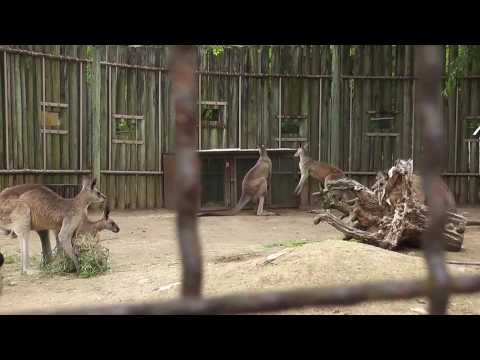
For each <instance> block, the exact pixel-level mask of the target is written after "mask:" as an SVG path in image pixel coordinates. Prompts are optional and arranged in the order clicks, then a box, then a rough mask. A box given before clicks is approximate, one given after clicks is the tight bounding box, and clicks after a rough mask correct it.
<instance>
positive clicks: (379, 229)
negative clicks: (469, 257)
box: [314, 160, 467, 251]
mask: <svg viewBox="0 0 480 360" xmlns="http://www.w3.org/2000/svg"><path fill="white" fill-rule="evenodd" d="M421 183H422V179H421V177H420V176H418V175H416V174H413V163H412V161H411V160H409V161H405V160H397V162H396V163H395V166H394V167H392V168H391V169H390V170H389V172H388V175H386V174H383V173H381V172H379V173H378V174H377V179H376V182H375V184H374V185H373V186H372V188H368V187H366V186H364V185H362V184H360V183H359V182H357V181H355V180H353V179H349V178H343V179H339V180H335V181H330V182H328V183H327V184H325V188H324V191H323V192H322V193H317V194H315V195H321V196H323V197H324V199H327V200H326V201H324V203H325V207H326V209H327V211H326V212H325V213H323V214H319V215H317V216H316V217H315V218H314V224H315V225H317V224H319V223H320V222H326V223H327V224H329V225H331V226H333V227H334V228H335V229H337V230H338V231H340V232H342V233H343V234H344V235H345V239H348V240H349V239H356V240H359V241H361V242H364V243H367V244H371V245H375V246H379V247H381V248H384V249H390V250H396V249H398V248H400V247H404V246H410V247H421V236H422V233H423V232H424V231H425V230H426V229H427V227H428V219H429V217H428V213H429V209H428V206H427V205H426V204H425V196H424V194H423V189H422V186H421ZM439 189H441V190H442V191H441V193H439V196H442V197H443V198H444V199H445V201H446V203H447V205H448V207H447V209H449V211H448V212H447V216H448V220H447V223H446V225H445V228H444V232H443V236H444V241H445V248H446V250H448V251H460V250H461V248H462V245H463V234H464V232H465V226H466V223H467V221H466V219H465V218H464V217H463V216H461V215H459V214H457V213H456V209H455V204H452V203H451V199H453V196H451V194H450V193H448V192H449V190H448V188H447V187H446V185H445V186H443V185H442V184H440V185H439ZM342 191H350V192H352V193H354V194H355V197H356V198H355V199H354V200H353V201H352V202H350V203H347V202H345V201H343V200H342V198H341V197H339V196H334V195H333V194H338V192H342ZM329 209H336V210H340V211H341V212H342V213H343V214H344V215H343V216H342V217H341V218H339V217H337V216H335V215H333V214H332V213H331V212H330V210H329Z"/></svg>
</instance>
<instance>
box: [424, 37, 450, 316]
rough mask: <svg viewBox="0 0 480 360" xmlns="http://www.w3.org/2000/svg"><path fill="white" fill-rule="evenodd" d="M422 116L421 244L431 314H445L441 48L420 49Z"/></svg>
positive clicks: (433, 46)
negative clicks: (426, 213) (425, 214)
mask: <svg viewBox="0 0 480 360" xmlns="http://www.w3.org/2000/svg"><path fill="white" fill-rule="evenodd" d="M415 55H416V70H417V73H416V75H417V76H418V78H419V80H418V84H419V91H418V98H419V106H418V109H419V114H420V117H421V121H422V124H423V136H422V138H423V144H424V151H423V158H424V163H423V164H422V170H423V171H422V172H423V176H424V182H423V187H424V190H425V195H426V199H427V202H428V204H429V205H430V206H429V209H430V213H431V216H430V221H429V227H428V228H427V230H426V231H425V232H424V233H423V236H422V245H423V249H424V254H425V260H426V262H427V267H428V275H429V297H430V313H431V314H434V315H438V314H445V313H446V311H447V306H448V298H449V292H448V287H449V283H450V276H449V274H448V271H447V266H446V264H445V254H444V253H443V241H444V238H443V236H442V232H443V229H444V225H445V222H446V207H445V203H446V201H445V199H444V197H445V195H444V194H439V193H438V192H436V191H435V188H434V187H435V183H436V181H437V180H438V179H440V171H441V169H442V167H443V162H444V151H443V142H442V135H443V124H442V122H441V119H442V103H441V94H440V89H441V81H442V80H441V75H442V61H441V59H442V57H441V55H442V52H441V48H440V46H435V45H424V46H417V51H416V54H415Z"/></svg>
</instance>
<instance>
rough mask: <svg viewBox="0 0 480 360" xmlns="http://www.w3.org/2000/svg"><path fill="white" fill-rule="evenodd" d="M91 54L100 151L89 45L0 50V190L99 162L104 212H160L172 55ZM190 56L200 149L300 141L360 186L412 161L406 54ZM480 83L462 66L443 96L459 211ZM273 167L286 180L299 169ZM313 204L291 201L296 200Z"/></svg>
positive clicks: (394, 48)
mask: <svg viewBox="0 0 480 360" xmlns="http://www.w3.org/2000/svg"><path fill="white" fill-rule="evenodd" d="M99 48H100V54H101V68H100V77H99V79H100V114H101V115H100V134H99V136H100V146H99V147H98V146H97V145H96V144H95V143H94V141H93V138H94V137H93V135H94V132H95V131H94V124H93V115H92V111H93V110H92V109H93V107H92V94H93V93H92V91H93V82H94V79H93V76H92V68H91V64H92V59H91V54H90V53H89V48H88V47H87V46H76V45H61V46H60V45H54V46H46V45H45V46H41V45H35V46H33V45H32V46H28V45H22V46H2V47H0V54H1V61H0V91H1V96H0V149H1V154H0V189H3V188H5V187H8V186H11V185H14V184H22V183H44V184H48V185H50V186H54V187H55V188H56V190H57V191H58V192H59V193H61V194H67V193H70V192H72V189H74V188H75V185H76V184H78V183H80V176H81V175H83V174H88V173H90V172H91V171H92V166H93V164H92V161H93V158H94V155H97V154H99V156H100V174H101V189H102V191H104V192H105V193H106V194H107V195H108V196H109V198H110V199H111V201H112V206H113V207H114V208H117V209H147V208H160V207H164V206H165V200H164V193H165V189H164V176H166V175H167V174H165V173H164V172H165V169H164V166H163V163H162V159H163V156H164V155H165V154H174V153H175V110H174V107H173V105H172V101H173V99H172V98H171V91H172V90H171V79H170V78H169V71H168V68H167V65H166V64H167V63H166V62H167V56H168V53H169V51H170V48H169V47H167V46H158V47H140V48H131V47H125V46H101V47H99ZM198 51H199V55H200V56H199V59H200V61H199V64H198V70H197V72H196V88H197V92H198V94H197V100H198V102H197V106H196V111H197V114H196V118H197V119H198V123H197V147H198V149H199V150H208V149H254V148H256V146H258V145H260V144H265V145H266V146H267V148H272V149H274V148H293V147H295V145H296V143H297V142H298V141H307V142H308V143H309V145H310V147H309V152H310V156H311V157H312V158H313V159H320V160H323V161H328V162H331V163H333V164H335V165H338V166H339V167H341V168H342V169H344V170H345V171H346V172H347V174H348V175H351V176H352V177H353V178H354V179H356V180H358V181H360V182H361V183H363V184H366V185H367V184H368V185H371V184H372V182H373V180H374V175H375V174H376V172H377V171H378V170H382V169H386V168H388V167H390V166H391V164H392V163H393V161H394V160H395V159H397V158H409V157H412V158H413V159H414V160H418V159H420V156H421V154H422V144H421V140H420V134H421V127H420V124H418V123H417V122H416V121H415V115H416V95H415V94H416V79H415V72H414V66H413V57H414V49H413V47H412V46H410V45H365V46H346V45H344V46H341V47H339V48H338V53H336V52H335V51H337V50H335V51H333V52H332V50H331V49H330V46H329V45H312V46H300V45H298V46H248V47H242V48H226V49H225V50H224V52H223V53H222V54H220V55H214V54H213V53H211V52H208V51H207V50H206V49H204V48H200V47H199V49H198ZM454 56H456V54H455V51H453V52H452V54H450V57H454ZM444 58H446V56H444ZM444 66H445V65H444ZM479 75H480V69H478V66H477V65H476V64H474V63H473V62H472V64H467V66H466V73H465V76H463V77H462V78H461V79H458V81H457V82H456V84H455V88H454V91H453V92H452V93H451V94H449V95H448V96H447V97H444V98H443V104H444V118H443V123H444V130H445V134H446V137H445V147H446V148H447V149H448V150H449V151H448V158H447V160H448V161H447V163H446V164H445V168H444V169H443V173H444V174H443V175H444V176H445V180H446V182H447V184H448V186H449V187H450V189H451V190H452V192H453V193H454V194H455V196H456V200H457V202H458V203H459V204H476V203H478V201H479V199H478V195H477V190H476V189H477V187H478V185H479V184H478V180H479V175H480V147H479V142H478V137H474V136H473V135H472V133H473V130H475V128H476V127H477V126H478V125H479V124H480V102H479V100H478V96H477V95H478V91H479V90H478V89H479V83H478V82H479V81H480V79H479ZM97 135H98V134H97ZM211 161H213V160H211ZM278 166H283V165H278ZM217 170H218V169H217ZM217 170H215V171H217ZM205 171H207V172H209V171H210V170H209V169H205ZM279 171H286V172H287V173H292V172H294V171H296V165H295V163H294V162H291V163H290V164H289V165H288V168H286V169H283V168H282V170H279ZM212 176H213V177H215V175H214V174H213V175H212ZM222 176H225V174H224V175H222ZM205 179H206V178H205ZM212 181H213V180H212ZM314 186H316V184H314ZM206 187H207V188H212V186H211V185H208V184H206ZM215 191H216V190H214V189H213V188H212V190H210V191H209V193H208V197H212V198H215V196H216V195H215V194H214V192H215ZM310 192H311V191H310ZM310 192H309V193H310ZM218 200H219V201H226V198H224V199H218ZM310 203H311V199H310V198H309V196H308V195H307V196H304V197H302V204H303V205H309V204H310Z"/></svg>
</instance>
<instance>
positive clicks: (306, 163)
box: [293, 144, 345, 195]
mask: <svg viewBox="0 0 480 360" xmlns="http://www.w3.org/2000/svg"><path fill="white" fill-rule="evenodd" d="M306 149H307V145H305V146H304V145H302V144H300V145H299V147H298V149H297V152H296V153H295V154H294V155H293V156H294V157H299V158H300V161H299V163H298V167H299V168H300V175H301V177H300V181H299V182H298V185H297V187H296V188H295V194H296V195H300V193H301V192H302V190H303V187H304V186H305V182H306V181H307V179H308V177H309V176H311V177H313V178H314V179H316V180H318V181H319V184H318V185H319V188H320V192H322V184H321V183H322V182H323V187H325V185H326V183H327V182H328V181H329V180H336V179H341V178H344V177H345V173H344V172H343V171H342V170H340V169H339V168H337V167H336V166H333V165H330V164H327V163H324V162H321V161H315V160H312V159H311V158H310V157H308V156H307V155H305V150H306Z"/></svg>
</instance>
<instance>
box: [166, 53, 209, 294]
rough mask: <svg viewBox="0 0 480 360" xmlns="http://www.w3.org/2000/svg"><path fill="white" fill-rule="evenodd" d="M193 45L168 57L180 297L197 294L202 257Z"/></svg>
mask: <svg viewBox="0 0 480 360" xmlns="http://www.w3.org/2000/svg"><path fill="white" fill-rule="evenodd" d="M196 65H197V51H196V49H195V47H194V46H177V47H175V49H174V51H173V53H172V57H171V59H170V69H171V73H170V76H171V79H172V92H173V99H174V102H175V110H176V141H177V145H176V184H177V236H178V240H179V245H180V252H181V255H182V260H183V262H182V264H183V282H182V286H183V288H182V293H183V296H200V293H201V287H202V256H201V249H200V239H199V237H198V231H197V218H196V213H197V210H198V209H197V207H198V203H199V200H200V197H199V196H200V163H199V160H198V155H197V153H196V152H195V146H196V139H195V115H194V113H195V68H196Z"/></svg>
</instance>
